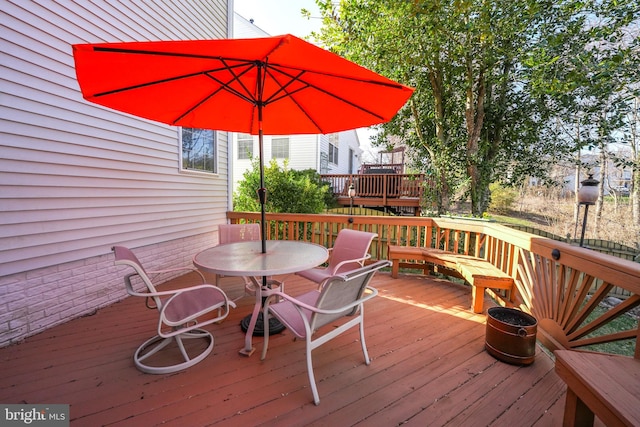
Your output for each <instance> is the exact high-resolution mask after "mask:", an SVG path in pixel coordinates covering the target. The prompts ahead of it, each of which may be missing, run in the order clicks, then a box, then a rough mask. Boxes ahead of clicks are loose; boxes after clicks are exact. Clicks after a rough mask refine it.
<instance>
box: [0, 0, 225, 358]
mask: <svg viewBox="0 0 640 427" xmlns="http://www.w3.org/2000/svg"><path fill="white" fill-rule="evenodd" d="M230 4H232V1H231V0H128V1H113V2H112V1H105V0H95V1H81V2H79V1H71V0H60V1H56V2H54V1H50V0H42V1H22V0H0V87H2V93H1V94H0V295H1V296H2V298H0V346H4V345H7V344H9V343H11V342H15V341H18V340H20V339H22V338H24V337H25V336H28V335H33V334H35V333H37V332H39V331H41V330H43V329H46V328H48V327H51V326H54V325H56V324H59V323H62V322H64V321H66V320H69V319H72V318H74V317H77V316H79V315H83V314H86V313H89V312H92V311H93V310H95V309H96V308H99V307H102V306H104V305H107V304H110V303H112V302H114V301H117V300H119V299H122V298H123V297H124V296H125V295H126V294H125V292H124V288H123V286H122V276H123V274H124V271H123V270H124V269H123V268H114V267H113V256H112V255H111V254H110V248H111V246H113V245H114V244H124V245H127V246H129V247H132V248H134V251H135V252H136V253H137V254H138V256H139V257H140V258H141V259H142V261H143V263H145V264H146V265H147V266H149V265H150V266H151V267H152V268H153V267H154V266H159V265H164V266H167V267H176V266H184V265H188V264H190V263H191V257H192V256H193V254H194V253H195V252H197V251H198V250H201V249H203V248H204V247H207V246H210V245H212V244H214V243H215V242H216V239H215V233H214V230H215V227H216V225H217V224H218V223H221V222H224V221H225V212H226V210H227V208H228V206H227V204H228V203H227V194H228V170H227V151H228V149H227V138H228V134H227V133H226V132H218V133H217V137H218V159H217V160H218V173H216V174H201V173H191V172H181V171H180V165H179V161H180V155H179V154H180V153H179V144H178V138H179V132H178V129H177V128H175V127H171V126H166V125H163V124H159V123H155V122H152V121H149V120H144V119H140V118H137V117H134V116H131V115H127V114H123V113H119V112H116V111H112V110H109V109H106V108H103V107H100V106H97V105H95V104H91V103H89V102H87V101H85V100H84V99H82V96H81V94H80V91H79V88H78V84H77V81H76V79H75V70H74V67H73V57H72V48H71V46H72V45H73V44H75V43H85V42H89V43H92V42H102V41H133V40H141V41H143V40H177V39H211V38H223V37H227V36H228V35H229V33H230V31H229V28H228V26H229V23H230V22H231V20H230V14H229V12H228V10H229V5H230Z"/></svg>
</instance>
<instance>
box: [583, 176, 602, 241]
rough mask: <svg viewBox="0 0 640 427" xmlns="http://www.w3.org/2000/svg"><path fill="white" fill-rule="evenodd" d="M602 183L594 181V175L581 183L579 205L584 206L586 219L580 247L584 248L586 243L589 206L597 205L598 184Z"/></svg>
mask: <svg viewBox="0 0 640 427" xmlns="http://www.w3.org/2000/svg"><path fill="white" fill-rule="evenodd" d="M599 183H600V181H598V180H597V179H593V174H589V178H587V179H585V180H584V181H582V182H580V184H582V186H581V187H580V189H579V190H578V204H580V205H584V219H583V220H582V233H581V235H580V247H583V245H582V244H583V242H584V230H585V228H586V227H587V214H588V213H589V206H591V205H593V204H595V203H596V200H598V184H599Z"/></svg>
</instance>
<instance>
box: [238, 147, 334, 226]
mask: <svg viewBox="0 0 640 427" xmlns="http://www.w3.org/2000/svg"><path fill="white" fill-rule="evenodd" d="M251 165H252V167H251V169H247V171H245V173H244V175H243V178H244V179H243V180H242V181H241V182H240V184H239V186H238V189H237V191H236V192H235V193H234V194H233V205H234V210H235V211H244V212H258V211H260V201H259V199H258V194H257V189H258V188H259V187H260V164H259V162H258V160H257V159H252V161H251ZM264 180H265V187H266V188H267V202H266V205H265V209H266V211H267V212H279V213H282V212H290V213H320V212H322V211H323V210H324V209H325V208H326V205H327V201H328V200H330V196H331V192H330V191H329V187H328V184H327V183H324V182H322V181H321V180H320V176H319V175H318V174H317V173H316V172H315V171H314V170H311V169H310V170H305V171H296V170H292V169H289V168H288V165H287V163H286V162H285V164H284V166H283V167H281V166H280V165H278V162H276V160H271V162H270V163H269V164H268V165H266V166H265V168H264Z"/></svg>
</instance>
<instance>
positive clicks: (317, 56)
mask: <svg viewBox="0 0 640 427" xmlns="http://www.w3.org/2000/svg"><path fill="white" fill-rule="evenodd" d="M73 56H74V60H75V65H76V75H77V79H78V83H79V84H80V88H81V90H82V95H83V96H84V98H85V99H87V100H88V101H91V102H94V103H96V104H100V105H104V106H106V107H110V108H113V109H116V110H119V111H124V112H127V113H130V114H134V115H136V116H140V117H144V118H147V119H151V120H155V121H159V122H162V123H167V124H170V125H174V126H183V127H192V128H203V129H216V130H226V131H233V132H244V133H249V134H253V135H256V134H257V135H259V160H260V186H261V188H260V189H258V194H259V196H260V202H261V207H262V212H261V213H262V249H263V252H265V251H266V242H265V239H266V233H265V231H266V228H265V227H266V225H265V223H266V221H265V208H264V202H265V197H266V190H265V189H264V160H263V144H262V139H263V138H262V137H263V134H268V135H288V134H320V133H323V134H326V133H334V132H339V131H343V130H347V129H355V128H360V127H367V126H371V125H374V124H379V123H384V122H386V121H389V120H390V119H391V118H392V117H393V116H394V115H395V114H396V112H397V111H398V109H400V108H401V107H402V106H403V105H404V104H405V102H406V101H407V100H408V99H409V97H410V96H411V94H412V93H413V89H412V88H409V87H407V86H404V85H401V84H399V83H396V82H394V81H393V80H390V79H388V78H386V77H384V76H381V75H379V74H377V73H374V72H373V71H370V70H368V69H366V68H363V67H361V66H360V65H358V64H355V63H353V62H351V61H348V60H346V59H344V58H342V57H340V56H338V55H336V54H334V53H331V52H329V51H327V50H324V49H321V48H319V47H317V46H315V45H313V44H311V43H308V42H306V41H304V40H301V39H299V38H297V37H294V36H292V35H284V36H277V37H266V38H256V39H221V40H187V41H154V42H125V43H99V44H80V45H74V46H73Z"/></svg>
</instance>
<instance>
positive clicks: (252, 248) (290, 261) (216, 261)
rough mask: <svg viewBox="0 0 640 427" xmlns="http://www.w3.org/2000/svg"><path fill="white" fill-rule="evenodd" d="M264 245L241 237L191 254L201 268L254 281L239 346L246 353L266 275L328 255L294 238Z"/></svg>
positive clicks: (300, 267) (316, 262) (315, 263)
mask: <svg viewBox="0 0 640 427" xmlns="http://www.w3.org/2000/svg"><path fill="white" fill-rule="evenodd" d="M266 249H267V251H266V253H262V242H261V241H259V240H256V241H244V242H235V243H228V244H224V245H218V246H214V247H212V248H208V249H205V250H203V251H202V252H199V253H198V254H196V256H194V257H193V264H194V265H195V266H196V267H197V268H198V269H200V270H202V271H206V272H210V273H215V274H222V275H224V276H245V277H249V278H250V279H251V280H252V281H253V282H254V285H255V288H256V303H255V306H254V309H253V313H252V314H251V317H250V320H249V322H248V323H249V324H248V326H247V331H246V334H245V346H244V348H243V349H242V350H240V353H241V354H244V355H246V356H250V355H251V354H252V353H253V351H254V350H255V349H254V348H253V345H252V343H251V338H252V336H253V332H254V329H255V325H256V322H257V321H258V317H259V315H260V313H261V308H262V300H263V297H266V296H268V294H269V291H270V290H269V288H268V287H265V286H263V284H266V277H267V276H275V275H280V274H290V273H296V272H298V271H303V270H308V269H310V268H313V267H316V266H318V265H320V264H322V263H323V262H325V261H326V260H327V258H329V251H328V250H327V248H325V247H324V246H320V245H317V244H315V243H308V242H299V241H296V240H267V242H266ZM256 277H258V279H256ZM260 280H262V283H260Z"/></svg>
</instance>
